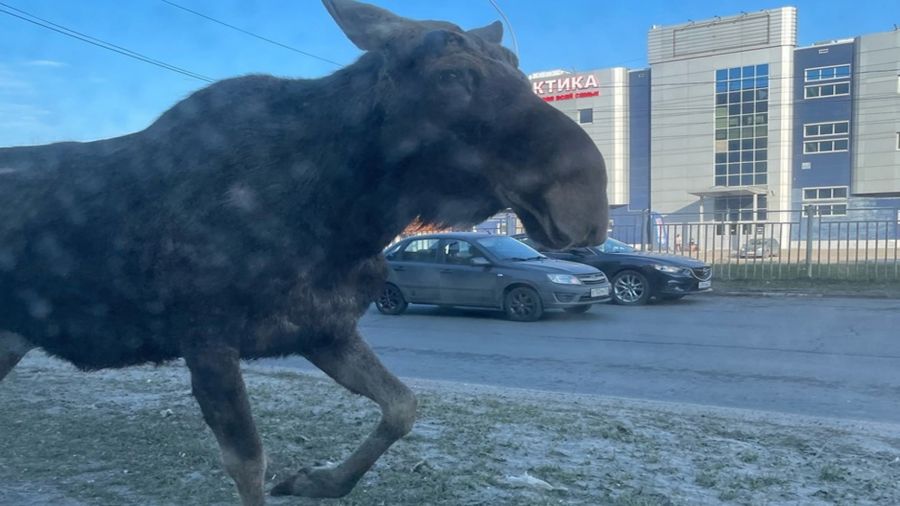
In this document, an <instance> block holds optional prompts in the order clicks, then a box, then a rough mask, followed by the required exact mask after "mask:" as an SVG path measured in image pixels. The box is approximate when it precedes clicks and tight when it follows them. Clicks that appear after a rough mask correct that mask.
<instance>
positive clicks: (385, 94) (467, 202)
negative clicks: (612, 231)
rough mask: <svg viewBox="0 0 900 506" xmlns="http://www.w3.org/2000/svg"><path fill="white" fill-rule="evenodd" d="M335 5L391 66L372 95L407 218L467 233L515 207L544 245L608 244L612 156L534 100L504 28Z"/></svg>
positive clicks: (355, 38)
mask: <svg viewBox="0 0 900 506" xmlns="http://www.w3.org/2000/svg"><path fill="white" fill-rule="evenodd" d="M324 3H325V6H326V7H327V9H328V11H329V12H330V13H331V15H332V17H334V19H335V20H336V21H337V24H338V25H339V26H340V28H341V29H342V30H343V31H344V33H345V34H346V35H347V36H348V37H349V38H350V40H351V41H352V42H353V43H354V44H356V46H358V47H359V48H360V49H363V50H365V51H368V52H369V53H370V54H371V56H372V57H377V58H380V59H381V61H382V67H381V74H380V76H379V79H378V85H377V86H376V87H375V89H373V90H372V93H377V94H379V104H380V107H381V108H382V109H383V111H384V116H383V117H384V122H383V124H382V125H381V128H380V136H381V138H380V139H379V141H380V144H381V146H382V150H383V153H384V156H385V163H386V165H387V166H388V167H390V170H392V171H396V172H395V174H394V176H395V177H397V180H398V181H401V182H402V183H401V184H402V185H403V187H404V191H403V192H402V195H403V196H402V197H401V198H400V199H399V202H398V203H397V204H398V205H399V206H400V207H401V208H403V209H406V210H409V211H410V212H412V213H414V214H415V215H417V217H418V218H420V219H421V220H422V221H423V222H426V223H435V224H443V225H457V226H459V225H469V226H471V225H473V224H476V223H478V222H480V221H482V220H484V219H486V218H488V217H489V216H491V215H492V214H494V213H496V212H498V211H500V210H502V209H504V208H512V209H513V210H514V211H515V212H516V214H517V215H518V216H519V217H520V218H521V220H522V222H523V223H524V225H525V228H526V230H527V231H528V233H529V234H530V235H531V236H532V237H533V238H534V239H535V240H537V241H539V242H540V243H542V244H546V245H548V246H551V247H556V248H566V247H570V246H575V245H592V244H599V243H601V242H603V241H604V240H605V238H606V229H607V199H606V170H605V166H604V162H603V157H602V156H601V154H600V152H599V151H598V150H597V148H596V146H595V145H594V143H593V142H592V141H591V139H590V138H589V137H588V136H587V134H586V133H585V132H584V131H583V130H582V129H581V128H580V127H579V126H578V125H577V124H575V122H574V121H572V119H570V118H568V117H567V116H566V115H565V114H563V113H562V112H560V111H558V110H556V109H554V108H553V107H551V106H550V105H548V104H546V103H545V102H544V101H543V100H541V99H540V98H538V97H536V96H535V95H534V94H533V93H532V91H531V86H530V84H529V82H528V79H527V78H526V76H525V75H524V74H523V73H522V72H521V71H520V70H519V69H518V61H517V58H516V56H515V55H514V54H513V53H511V52H510V51H509V50H507V49H506V48H504V47H502V46H500V41H501V39H502V37H503V29H502V25H501V24H500V23H499V22H495V23H493V24H491V25H488V26H486V27H483V28H478V29H474V30H469V31H464V30H462V29H461V28H459V27H458V26H456V25H454V24H451V23H447V22H443V21H414V20H410V19H407V18H403V17H400V16H397V15H395V14H393V13H391V12H388V11H386V10H384V9H381V8H378V7H375V6H372V5H368V4H364V3H360V2H356V1H353V0H324ZM376 55H377V56H376ZM367 56H370V55H367Z"/></svg>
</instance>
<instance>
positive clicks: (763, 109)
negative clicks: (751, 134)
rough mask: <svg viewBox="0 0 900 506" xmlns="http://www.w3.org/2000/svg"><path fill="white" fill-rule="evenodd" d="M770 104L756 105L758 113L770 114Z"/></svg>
mask: <svg viewBox="0 0 900 506" xmlns="http://www.w3.org/2000/svg"><path fill="white" fill-rule="evenodd" d="M768 110H769V103H768V102H757V103H756V112H768Z"/></svg>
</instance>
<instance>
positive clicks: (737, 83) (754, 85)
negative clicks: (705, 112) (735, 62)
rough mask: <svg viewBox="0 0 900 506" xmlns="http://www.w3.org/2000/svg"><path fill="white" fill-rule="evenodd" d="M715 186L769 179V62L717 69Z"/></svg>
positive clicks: (764, 182) (748, 183) (762, 181)
mask: <svg viewBox="0 0 900 506" xmlns="http://www.w3.org/2000/svg"><path fill="white" fill-rule="evenodd" d="M715 77H716V85H715V91H716V93H715V104H716V105H715V154H714V161H713V165H714V170H715V176H714V181H715V186H749V185H764V184H766V183H767V172H768V141H769V138H768V135H769V126H768V125H769V66H768V65H767V64H762V65H749V66H745V67H733V68H727V69H719V70H716V71H715Z"/></svg>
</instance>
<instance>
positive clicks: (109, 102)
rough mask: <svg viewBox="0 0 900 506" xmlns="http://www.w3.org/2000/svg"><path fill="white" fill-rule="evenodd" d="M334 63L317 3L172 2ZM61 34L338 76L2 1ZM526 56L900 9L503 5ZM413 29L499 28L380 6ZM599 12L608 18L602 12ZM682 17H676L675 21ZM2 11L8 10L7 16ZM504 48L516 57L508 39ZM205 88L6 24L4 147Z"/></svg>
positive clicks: (823, 32)
mask: <svg viewBox="0 0 900 506" xmlns="http://www.w3.org/2000/svg"><path fill="white" fill-rule="evenodd" d="M174 1H176V2H177V3H180V4H182V5H184V6H186V7H189V8H191V9H194V10H197V11H201V12H203V13H205V14H208V15H210V16H212V17H215V18H218V19H221V20H223V21H227V22H229V23H232V24H234V25H237V26H240V27H242V28H244V29H246V30H249V31H252V32H255V33H258V34H260V35H264V36H266V37H269V38H271V39H274V40H277V41H280V42H283V43H285V44H288V45H290V46H293V47H296V48H299V49H302V50H304V51H307V52H309V53H313V54H316V55H319V56H322V57H324V58H327V59H329V60H334V61H336V62H340V63H350V62H352V61H353V60H354V59H355V58H356V57H357V56H358V55H359V51H358V50H357V49H356V48H355V47H354V46H353V45H352V44H351V43H350V42H349V41H348V40H347V39H346V38H345V37H344V36H343V34H342V33H341V32H340V30H338V28H337V27H336V26H335V25H334V23H333V22H332V20H331V19H330V17H329V16H328V14H327V13H326V11H325V9H324V8H323V7H322V5H321V3H320V2H319V1H318V0H290V1H289V0H174ZM0 2H2V3H3V4H7V5H10V6H12V7H16V8H19V9H22V10H25V11H28V12H29V13H31V14H34V15H37V16H40V17H42V18H45V19H47V20H49V21H52V22H54V23H57V24H59V25H63V26H66V27H67V28H71V29H74V30H77V31H79V32H82V33H85V34H87V35H91V36H93V37H97V38H99V39H103V40H105V41H107V42H112V43H114V44H117V45H119V46H122V47H125V48H128V49H130V50H133V51H136V52H139V53H142V54H144V55H147V56H149V57H152V58H155V59H157V60H162V61H164V62H167V63H170V64H173V65H176V66H179V67H183V68H185V69H188V70H191V71H193V72H196V73H199V74H202V75H205V76H209V77H211V78H214V79H221V78H226V77H231V76H235V75H241V74H247V73H269V74H275V75H280V76H285V77H316V76H322V75H325V74H328V73H330V72H332V71H334V70H335V69H336V68H337V66H335V65H333V64H330V63H326V62H323V61H320V60H316V59H313V58H309V57H306V56H302V55H299V54H296V53H293V52H290V51H288V50H285V49H282V48H279V47H276V46H273V45H270V44H268V43H265V42H262V41H259V40H256V39H253V38H250V37H247V36H245V35H243V34H240V33H238V32H235V31H232V30H230V29H228V28H225V27H223V26H220V25H217V24H214V23H211V22H209V21H206V20H204V19H201V18H198V17H196V16H194V15H192V14H189V13H186V12H184V11H181V10H179V9H176V8H174V7H172V6H170V5H167V4H165V3H163V2H162V1H160V0H128V1H126V2H123V1H121V0H85V1H81V2H70V1H66V0H27V1H26V0H0ZM497 2H498V4H499V5H500V6H501V7H502V8H503V10H504V11H505V12H506V15H507V16H508V18H509V19H510V21H511V23H512V25H513V28H514V29H515V31H516V35H517V37H518V42H519V51H520V57H521V62H522V69H523V70H524V71H525V72H526V73H527V72H534V71H538V70H547V69H553V68H565V69H579V70H586V69H593V68H603V67H611V66H627V67H641V66H643V65H645V64H646V49H647V41H646V39H647V30H648V29H649V28H650V26H651V25H654V24H659V25H666V24H675V23H682V22H686V21H687V20H689V19H695V20H699V19H707V18H711V17H713V16H716V15H723V16H724V15H729V14H737V13H740V12H741V11H746V12H752V11H757V10H760V9H766V8H773V7H780V6H783V5H794V6H796V7H797V8H798V18H799V23H798V25H799V29H798V42H799V44H800V45H807V44H810V43H812V42H815V41H819V40H826V39H836V38H843V37H850V36H854V35H858V34H864V33H872V32H881V31H888V30H891V29H892V27H893V24H894V23H898V24H900V2H898V1H896V0H885V1H881V0H873V1H864V2H853V3H847V2H836V1H832V0H815V1H814V0H802V1H795V2H792V3H789V4H788V3H782V2H774V1H773V2H766V1H749V0H745V1H737V0H721V1H719V2H716V3H715V4H714V5H713V4H712V3H710V2H706V1H694V0H684V1H681V2H677V3H675V2H671V1H665V0H650V1H644V2H640V3H638V2H597V1H596V0H568V1H566V2H560V3H555V2H547V1H533V0H497ZM374 3H377V4H378V5H380V6H382V7H385V8H388V9H390V10H392V11H394V12H396V13H398V14H401V15H404V16H407V17H411V18H418V19H422V18H428V19H446V20H449V21H453V22H455V23H457V24H459V25H461V26H462V27H464V28H473V27H477V26H482V25H485V24H488V23H490V22H493V21H494V20H496V19H497V18H498V15H497V12H496V11H495V10H494V8H493V7H492V6H491V4H490V2H489V1H488V0H455V1H449V2H438V1H413V0H382V1H376V2H374ZM601 5H603V7H600V6H601ZM673 5H677V6H678V7H677V8H673ZM0 9H5V7H3V6H2V5H0ZM506 44H507V46H510V47H511V42H510V38H509V36H508V34H507V38H506ZM204 85H205V83H203V82H201V81H198V80H195V79H192V78H189V77H186V76H182V75H179V74H176V73H173V72H170V71H168V70H164V69H160V68H157V67H154V66H151V65H148V64H146V63H143V62H140V61H136V60H133V59H131V58H128V57H125V56H121V55H118V54H115V53H111V52H108V51H106V50H104V49H100V48H97V47H95V46H91V45H88V44H86V43H84V42H80V41H78V40H74V39H71V38H68V37H66V36H63V35H60V34H57V33H54V32H51V31H48V30H46V29H44V28H40V27H37V26H34V25H32V24H29V23H26V22H24V21H22V20H19V19H16V18H13V17H10V16H8V15H5V14H3V13H0V146H12V145H20V144H42V143H48V142H56V141H66V140H93V139H99V138H105V137H112V136H116V135H122V134H125V133H129V132H133V131H136V130H140V129H143V128H144V127H146V126H147V125H148V124H150V123H151V122H152V121H153V120H154V119H155V118H156V117H157V116H159V114H160V113H162V112H163V111H164V110H166V109H167V108H168V107H170V106H171V105H172V104H174V103H175V102H177V101H178V100H180V99H182V98H184V97H185V96H187V95H188V94H189V93H191V92H192V91H193V90H196V89H198V88H200V87H202V86H204Z"/></svg>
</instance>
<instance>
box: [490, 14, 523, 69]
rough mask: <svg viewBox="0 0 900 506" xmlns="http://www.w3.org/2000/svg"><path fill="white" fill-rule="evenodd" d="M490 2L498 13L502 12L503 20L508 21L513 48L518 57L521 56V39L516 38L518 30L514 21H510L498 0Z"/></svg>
mask: <svg viewBox="0 0 900 506" xmlns="http://www.w3.org/2000/svg"><path fill="white" fill-rule="evenodd" d="M488 2H490V3H491V5H493V6H494V9H495V10H496V11H497V13H499V14H500V17H501V18H503V22H504V23H506V27H507V28H509V35H510V37H512V43H513V50H514V51H515V53H516V58H519V39H517V38H516V32H515V30H513V26H512V23H510V22H509V18H508V17H506V14H505V13H504V12H503V9H501V8H500V6H499V5H497V2H496V1H495V0H488Z"/></svg>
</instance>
